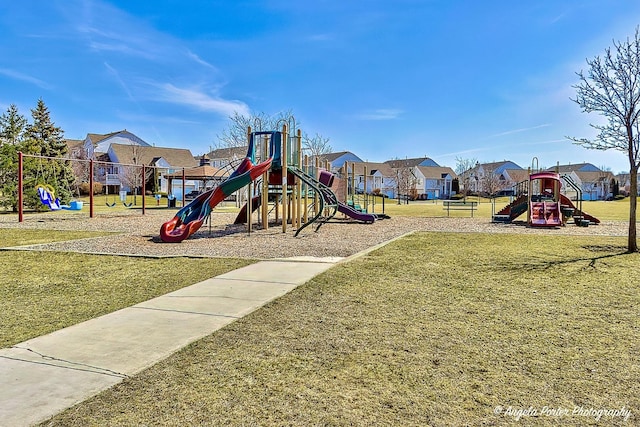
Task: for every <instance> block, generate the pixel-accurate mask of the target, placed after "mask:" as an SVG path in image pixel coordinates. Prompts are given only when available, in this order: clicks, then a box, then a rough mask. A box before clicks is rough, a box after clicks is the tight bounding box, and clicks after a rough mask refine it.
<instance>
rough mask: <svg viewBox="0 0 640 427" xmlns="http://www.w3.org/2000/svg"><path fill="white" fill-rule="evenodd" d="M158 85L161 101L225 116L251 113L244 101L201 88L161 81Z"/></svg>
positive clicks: (158, 97)
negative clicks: (223, 97)
mask: <svg viewBox="0 0 640 427" xmlns="http://www.w3.org/2000/svg"><path fill="white" fill-rule="evenodd" d="M156 86H157V88H158V89H159V92H157V93H156V95H155V97H156V98H157V99H158V100H159V101H163V102H169V103H172V104H181V105H187V106H190V107H193V108H196V109H199V110H203V111H210V112H214V113H218V114H221V115H224V116H229V115H232V114H233V113H234V112H237V113H238V114H242V115H249V114H250V110H249V107H248V106H247V104H245V103H244V102H242V101H236V100H226V99H222V98H220V97H218V96H216V95H215V94H210V93H207V91H204V90H202V89H200V88H179V87H177V86H175V85H173V84H171V83H161V84H158V85H156Z"/></svg>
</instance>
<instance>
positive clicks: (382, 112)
mask: <svg viewBox="0 0 640 427" xmlns="http://www.w3.org/2000/svg"><path fill="white" fill-rule="evenodd" d="M402 113H403V111H402V110H398V109H392V108H388V109H386V108H381V109H377V110H371V111H365V112H363V113H360V114H357V115H356V116H355V117H356V119H358V120H395V119H397V118H398V117H400V115H401V114H402Z"/></svg>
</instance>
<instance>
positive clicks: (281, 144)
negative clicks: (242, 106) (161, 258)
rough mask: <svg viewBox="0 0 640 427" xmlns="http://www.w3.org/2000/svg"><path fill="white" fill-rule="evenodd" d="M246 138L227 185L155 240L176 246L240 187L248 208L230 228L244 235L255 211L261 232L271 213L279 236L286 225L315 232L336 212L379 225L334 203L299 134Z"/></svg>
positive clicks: (328, 176) (330, 181)
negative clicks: (238, 227)
mask: <svg viewBox="0 0 640 427" xmlns="http://www.w3.org/2000/svg"><path fill="white" fill-rule="evenodd" d="M247 136H248V149H247V154H246V157H245V158H244V159H243V160H242V162H241V163H240V164H239V165H238V166H237V167H236V169H235V170H234V171H233V173H231V175H230V176H229V177H228V178H227V179H226V180H224V181H222V182H221V183H220V184H219V185H218V186H216V187H215V188H213V189H211V190H209V191H206V192H204V193H202V194H200V195H199V196H198V197H196V198H195V199H194V200H193V201H192V202H191V203H189V204H188V205H186V206H184V207H183V208H181V209H180V210H179V211H178V212H177V213H176V215H175V216H174V217H173V218H172V219H171V220H169V221H167V222H166V223H164V224H163V225H162V227H161V229H160V237H161V239H162V240H163V241H164V242H181V241H182V240H185V239H187V238H188V237H189V236H191V235H193V233H195V232H196V231H197V230H198V229H199V228H200V227H201V226H202V225H203V223H204V222H205V221H206V220H207V219H209V216H210V215H211V211H212V209H213V208H215V207H216V206H217V205H218V204H219V203H220V202H222V201H223V200H224V199H226V198H228V197H229V196H231V195H232V194H233V193H235V192H237V191H238V190H241V189H242V188H244V187H246V188H247V194H248V196H247V203H246V204H245V205H244V206H243V207H242V209H241V210H240V213H239V214H238V216H237V218H236V220H235V223H236V224H242V223H245V224H247V228H248V230H249V232H251V227H252V223H253V221H252V218H251V217H252V214H253V213H254V212H255V211H257V210H258V209H260V214H259V215H258V218H257V219H258V222H259V223H260V224H261V225H262V227H263V228H268V227H269V223H270V219H269V215H270V214H272V213H273V214H274V216H275V220H274V222H276V223H277V222H281V224H282V231H283V232H286V229H287V226H288V224H291V226H292V227H293V229H295V230H296V233H295V235H296V236H297V235H298V234H299V233H300V232H301V231H302V230H303V229H305V228H306V227H308V226H310V225H312V224H316V230H318V229H319V228H320V226H322V224H324V223H326V222H327V221H329V220H331V219H332V218H334V217H335V216H336V214H337V213H338V212H340V213H342V214H344V215H345V216H347V217H349V218H351V219H353V220H356V221H359V222H362V223H367V224H370V223H373V222H374V221H376V220H377V219H380V217H379V216H378V215H376V214H372V213H367V212H362V211H360V210H357V209H355V207H353V206H349V205H348V204H347V203H345V202H342V201H341V200H339V199H338V196H337V195H336V193H335V192H334V190H333V189H332V187H333V186H334V179H335V176H334V175H333V174H332V173H330V172H329V171H327V170H321V168H320V166H319V160H318V159H316V160H315V163H316V164H315V165H310V164H309V158H308V156H304V158H303V156H302V150H301V140H302V138H301V136H302V132H301V131H300V130H298V132H297V135H296V136H290V135H289V134H288V133H287V126H286V125H284V126H283V128H282V132H280V131H269V132H251V128H249V129H248V132H247Z"/></svg>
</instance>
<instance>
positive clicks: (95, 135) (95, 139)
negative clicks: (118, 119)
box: [87, 129, 127, 145]
mask: <svg viewBox="0 0 640 427" xmlns="http://www.w3.org/2000/svg"><path fill="white" fill-rule="evenodd" d="M126 131H127V130H126V129H123V130H119V131H117V132H111V133H107V134H104V135H103V134H99V133H88V134H87V138H89V140H91V143H92V144H93V145H96V144H97V143H98V142H100V141H102V140H103V139H107V138H110V137H112V136H114V135H117V134H119V133H121V132H126Z"/></svg>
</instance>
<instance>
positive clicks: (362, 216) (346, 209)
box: [338, 202, 378, 224]
mask: <svg viewBox="0 0 640 427" xmlns="http://www.w3.org/2000/svg"><path fill="white" fill-rule="evenodd" d="M338 212H340V213H343V214H345V215H347V216H348V217H350V218H353V219H355V220H357V221H362V222H364V223H366V224H371V223H372V222H374V221H375V220H376V219H377V218H378V217H377V216H376V215H375V214H370V213H364V212H359V211H357V210H355V209H353V208H352V207H351V206H348V205H345V204H344V203H342V202H338Z"/></svg>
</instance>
